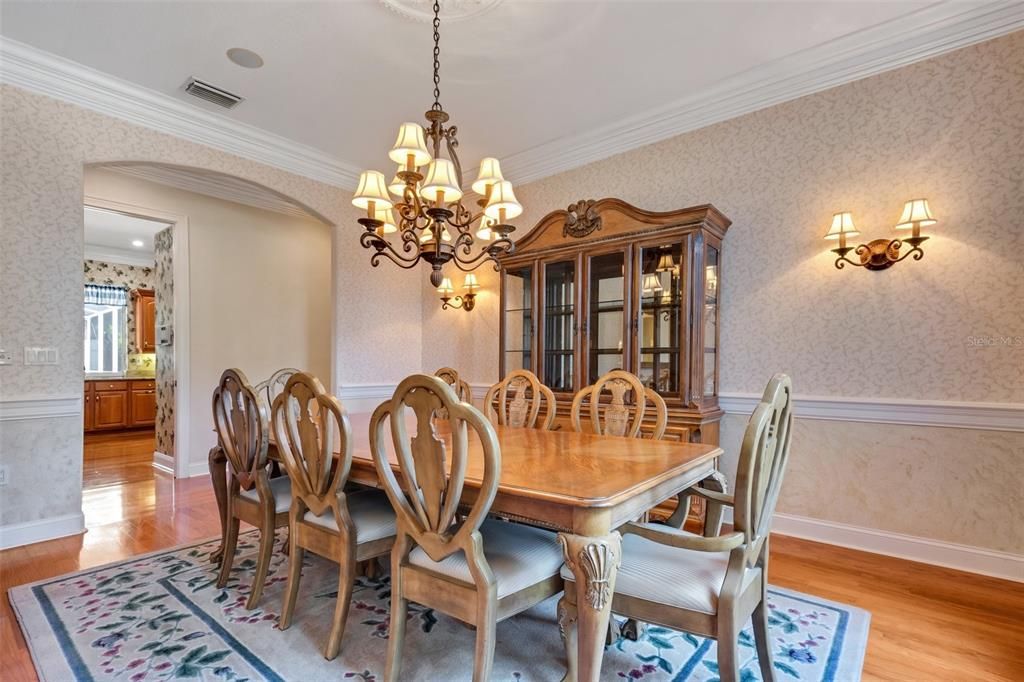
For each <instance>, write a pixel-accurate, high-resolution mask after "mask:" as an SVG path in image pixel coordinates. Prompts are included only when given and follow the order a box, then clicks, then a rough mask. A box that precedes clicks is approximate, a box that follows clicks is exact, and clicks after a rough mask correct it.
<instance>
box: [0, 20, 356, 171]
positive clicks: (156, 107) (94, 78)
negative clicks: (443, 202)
mask: <svg viewBox="0 0 1024 682" xmlns="http://www.w3.org/2000/svg"><path fill="white" fill-rule="evenodd" d="M0 62H2V63H3V68H0V83H6V84H9V85H14V86H17V87H19V88H24V89H26V90H31V91H32V92H37V93H39V94H42V95H46V96H48V97H53V98H54V99H58V100H62V101H64V102H70V103H71V104H75V105H78V106H80V107H83V108H85V109H90V110H92V111H98V112H99V113H101V114H106V115H107V116H111V117H113V118H117V119H120V120H122V121H127V122H129V123H133V124H135V125H138V126H141V127H143V128H149V129H151V130H156V131H157V132H161V133H166V134H168V135H173V136H175V137H178V138H183V139H186V140H189V141H191V142H196V143H199V144H202V145H206V146H207V147H212V148H214V149H219V150H221V151H224V152H228V153H229V154H235V155H237V156H240V157H243V158H246V159H250V160H252V161H258V162H260V163H265V164H267V165H268V166H273V167H275V168H280V169H282V170H286V171H289V172H291V173H295V174H297V175H301V176H303V177H307V178H311V179H313V180H318V181H320V182H324V183H327V184H329V185H335V186H337V187H341V188H343V189H355V187H356V181H357V179H358V178H359V172H358V169H356V168H355V167H354V166H350V165H349V164H347V163H345V162H344V161H341V160H339V159H336V158H334V157H333V156H330V155H329V154H325V153H324V152H322V151H320V150H318V149H314V148H313V147H309V146H307V145H303V144H300V143H298V142H295V141H294V140H289V139H288V138H285V137H281V136H280V135H275V134H274V133H270V132H267V131H265V130H262V129H260V128H257V127H256V126H252V125H249V124H246V123H242V122H240V121H234V120H232V119H230V118H227V117H225V116H222V115H218V114H213V113H210V112H207V111H203V110H202V109H199V108H198V107H195V106H193V105H191V104H188V103H186V102H184V101H181V100H178V99H177V98H175V97H172V96H170V95H166V94H164V93H162V92H158V91H156V90H151V89H149V88H144V87H142V86H140V85H136V84H135V83H131V82H129V81H126V80H123V79H121V78H117V77H115V76H111V75H109V74H105V73H103V72H101V71H97V70H96V69H92V68H89V67H87V66H84V65H82V64H79V63H78V62H74V61H71V60H70V59H65V58H63V57H59V56H57V55H55V54H52V53H50V52H46V51H45V50H40V49H39V48H36V47H32V46H31V45H26V44H25V43H21V42H19V41H16V40H12V39H10V38H4V37H2V36H0Z"/></svg>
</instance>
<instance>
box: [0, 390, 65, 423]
mask: <svg viewBox="0 0 1024 682" xmlns="http://www.w3.org/2000/svg"><path fill="white" fill-rule="evenodd" d="M81 416H82V396H81V395H80V394H79V395H58V396H21V397H14V398H4V399H3V400H0V421H3V422H6V421H23V420H26V419H56V418H58V417H81Z"/></svg>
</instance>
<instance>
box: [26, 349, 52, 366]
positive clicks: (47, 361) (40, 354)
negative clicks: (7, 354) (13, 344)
mask: <svg viewBox="0 0 1024 682" xmlns="http://www.w3.org/2000/svg"><path fill="white" fill-rule="evenodd" d="M57 358H58V355H57V349H56V348H30V347H29V346H25V364H26V365H56V364H57Z"/></svg>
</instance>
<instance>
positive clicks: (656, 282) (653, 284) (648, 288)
mask: <svg viewBox="0 0 1024 682" xmlns="http://www.w3.org/2000/svg"><path fill="white" fill-rule="evenodd" d="M642 289H643V295H644V296H650V295H651V294H653V293H655V292H658V291H663V290H664V289H663V288H662V286H661V279H660V278H659V277H658V276H657V275H654V274H650V275H644V281H643V287H642Z"/></svg>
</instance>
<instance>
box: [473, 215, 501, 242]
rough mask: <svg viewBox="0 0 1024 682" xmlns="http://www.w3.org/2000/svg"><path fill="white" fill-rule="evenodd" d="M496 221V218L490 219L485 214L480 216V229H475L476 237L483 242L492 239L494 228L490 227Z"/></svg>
mask: <svg viewBox="0 0 1024 682" xmlns="http://www.w3.org/2000/svg"><path fill="white" fill-rule="evenodd" d="M496 222H497V221H496V220H492V219H491V218H488V217H487V216H483V217H482V218H480V229H478V230H477V231H476V238H477V239H480V240H482V241H485V242H489V241H491V240H492V239H494V230H492V229H491V227H492V226H493V225H494V224H495V223H496Z"/></svg>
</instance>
